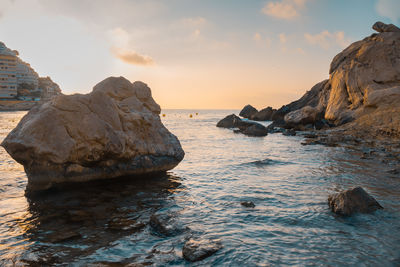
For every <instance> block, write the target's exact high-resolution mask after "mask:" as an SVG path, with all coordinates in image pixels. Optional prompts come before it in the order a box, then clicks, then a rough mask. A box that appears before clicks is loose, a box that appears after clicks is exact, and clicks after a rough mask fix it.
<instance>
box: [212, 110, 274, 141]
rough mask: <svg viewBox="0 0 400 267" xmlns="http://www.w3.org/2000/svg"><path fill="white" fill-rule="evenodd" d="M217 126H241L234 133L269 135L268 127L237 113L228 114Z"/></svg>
mask: <svg viewBox="0 0 400 267" xmlns="http://www.w3.org/2000/svg"><path fill="white" fill-rule="evenodd" d="M217 127H221V128H239V130H237V129H236V130H234V133H239V132H240V133H242V134H245V135H248V136H266V135H268V129H267V128H266V127H264V126H263V125H261V124H259V123H256V122H250V121H245V120H242V119H241V118H240V117H238V116H236V115H235V114H231V115H229V116H226V117H225V118H224V119H222V120H220V121H219V122H218V123H217Z"/></svg>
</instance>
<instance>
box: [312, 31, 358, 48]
mask: <svg viewBox="0 0 400 267" xmlns="http://www.w3.org/2000/svg"><path fill="white" fill-rule="evenodd" d="M304 37H305V39H306V41H307V42H308V43H309V44H312V45H318V46H320V47H322V48H323V49H325V50H328V49H330V48H331V47H332V46H335V45H336V46H339V47H341V48H345V47H347V46H348V45H349V44H350V43H351V41H350V39H348V38H346V37H345V36H344V32H342V31H340V32H334V33H330V32H329V31H326V30H325V31H322V32H320V33H318V34H314V35H312V34H309V33H306V34H304Z"/></svg>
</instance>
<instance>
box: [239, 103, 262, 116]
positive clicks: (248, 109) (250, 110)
mask: <svg viewBox="0 0 400 267" xmlns="http://www.w3.org/2000/svg"><path fill="white" fill-rule="evenodd" d="M257 112H258V110H257V109H256V108H254V107H253V106H252V105H247V106H245V107H244V108H243V109H242V110H241V111H240V113H239V116H242V117H243V118H247V119H250V118H251V116H253V115H254V114H256V113H257Z"/></svg>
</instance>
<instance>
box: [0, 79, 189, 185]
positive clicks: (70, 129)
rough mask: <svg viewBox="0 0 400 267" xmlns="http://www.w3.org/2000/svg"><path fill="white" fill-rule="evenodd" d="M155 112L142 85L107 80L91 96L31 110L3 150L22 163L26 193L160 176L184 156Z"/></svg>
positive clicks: (67, 97) (63, 98)
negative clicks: (73, 184) (57, 186)
mask: <svg viewBox="0 0 400 267" xmlns="http://www.w3.org/2000/svg"><path fill="white" fill-rule="evenodd" d="M159 113H160V106H159V105H158V104H157V103H156V102H155V101H154V100H153V98H152V96H151V91H150V88H149V87H148V86H147V85H146V84H144V83H142V82H134V83H131V82H130V81H128V80H127V79H125V78H123V77H119V78H116V77H110V78H107V79H105V80H104V81H102V82H100V83H99V84H97V85H96V86H95V87H94V88H93V91H92V92H91V93H90V94H86V95H81V94H75V95H59V96H56V97H54V98H52V99H51V100H50V101H48V102H46V103H44V104H42V105H39V106H36V107H34V108H33V109H31V110H30V111H29V113H28V114H27V115H25V117H24V118H23V119H22V120H21V121H20V123H19V124H18V126H17V127H16V128H15V129H14V130H12V132H11V133H10V134H9V135H8V136H7V137H6V139H5V140H4V141H3V143H2V146H3V147H4V148H5V149H6V150H7V152H8V153H9V154H10V155H11V156H12V157H13V158H14V159H15V160H16V161H18V162H19V163H21V164H22V165H24V168H25V171H26V173H27V176H28V186H27V190H28V192H29V191H36V190H43V189H47V188H49V187H52V186H53V185H55V184H59V183H64V182H82V181H89V180H96V179H105V178H107V179H109V178H116V177H120V176H123V175H130V176H132V177H134V176H135V175H143V174H148V173H154V172H163V171H167V170H170V169H172V168H174V167H175V166H176V165H177V164H178V163H179V162H180V161H181V160H182V159H183V157H184V152H183V150H182V147H181V145H180V143H179V140H178V139H177V138H176V136H174V135H173V134H171V133H170V132H169V131H168V130H167V129H166V128H165V127H164V125H163V124H162V122H161V120H160V117H159Z"/></svg>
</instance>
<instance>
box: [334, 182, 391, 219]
mask: <svg viewBox="0 0 400 267" xmlns="http://www.w3.org/2000/svg"><path fill="white" fill-rule="evenodd" d="M328 204H329V207H330V208H331V210H332V211H333V212H334V213H336V214H339V215H344V216H349V215H351V214H353V213H356V212H360V213H370V212H374V211H376V210H377V209H383V207H382V206H381V205H380V204H379V203H378V202H377V201H376V200H375V199H374V198H373V197H372V196H370V195H368V193H367V192H365V191H364V189H362V188H361V187H356V188H353V189H350V190H347V191H344V192H341V193H338V194H334V195H331V196H329V198H328Z"/></svg>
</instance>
